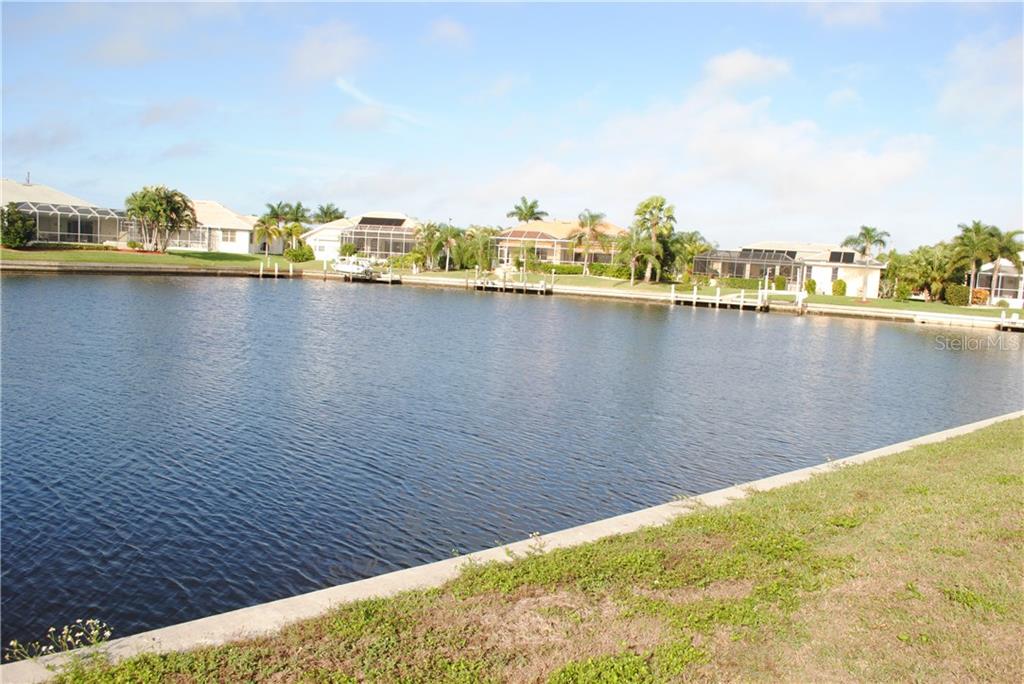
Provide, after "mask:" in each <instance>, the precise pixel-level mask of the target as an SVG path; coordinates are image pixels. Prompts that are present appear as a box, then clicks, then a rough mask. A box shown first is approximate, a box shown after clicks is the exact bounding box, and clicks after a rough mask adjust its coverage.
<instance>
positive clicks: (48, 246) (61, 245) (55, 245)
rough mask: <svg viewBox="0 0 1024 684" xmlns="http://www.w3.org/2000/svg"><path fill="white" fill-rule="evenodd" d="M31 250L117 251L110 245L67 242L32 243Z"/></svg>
mask: <svg viewBox="0 0 1024 684" xmlns="http://www.w3.org/2000/svg"><path fill="white" fill-rule="evenodd" d="M32 248H33V249H45V250H47V251H51V250H55V249H68V250H74V249H87V250H89V251H90V252H95V251H97V250H99V251H101V252H103V251H116V250H117V247H111V246H110V245H96V244H92V243H81V244H78V243H69V242H34V243H32Z"/></svg>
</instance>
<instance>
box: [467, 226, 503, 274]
mask: <svg viewBox="0 0 1024 684" xmlns="http://www.w3.org/2000/svg"><path fill="white" fill-rule="evenodd" d="M497 234H498V231H496V230H495V229H494V228H488V227H486V226H470V228H469V230H468V231H466V239H465V244H466V249H467V252H468V254H469V255H470V257H471V258H472V260H473V261H474V262H475V263H476V265H477V266H479V267H480V270H481V271H489V270H491V260H492V259H493V258H494V236H495V235H497Z"/></svg>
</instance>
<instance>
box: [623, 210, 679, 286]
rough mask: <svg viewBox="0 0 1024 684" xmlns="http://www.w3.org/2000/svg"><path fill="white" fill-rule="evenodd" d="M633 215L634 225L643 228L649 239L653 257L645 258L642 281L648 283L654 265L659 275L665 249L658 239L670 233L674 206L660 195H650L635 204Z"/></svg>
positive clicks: (673, 221)
mask: <svg viewBox="0 0 1024 684" xmlns="http://www.w3.org/2000/svg"><path fill="white" fill-rule="evenodd" d="M633 215H634V216H635V217H636V222H635V225H636V226H638V227H639V228H640V229H641V230H643V231H644V232H645V233H646V234H647V237H648V239H649V240H650V241H651V251H650V254H651V256H653V257H654V259H651V258H648V259H647V270H646V272H645V273H644V282H645V283H649V282H651V276H652V275H653V274H654V270H655V266H657V271H658V274H659V276H658V277H661V276H660V274H661V255H662V254H664V251H665V250H664V248H663V247H662V246H661V242H660V240H661V239H662V238H667V237H669V236H670V235H672V230H673V226H675V223H676V208H675V207H674V206H673V205H671V204H669V203H668V202H667V200H666V199H665V198H664V197H662V196H661V195H651V196H650V197H648V198H647V199H645V200H644V201H643V202H641V203H640V204H638V205H637V207H636V211H635V212H633ZM655 262H656V263H655Z"/></svg>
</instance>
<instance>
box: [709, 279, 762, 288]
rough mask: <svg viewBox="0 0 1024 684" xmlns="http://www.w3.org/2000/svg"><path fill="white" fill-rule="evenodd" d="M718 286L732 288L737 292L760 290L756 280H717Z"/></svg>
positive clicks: (759, 283) (759, 284)
mask: <svg viewBox="0 0 1024 684" xmlns="http://www.w3.org/2000/svg"><path fill="white" fill-rule="evenodd" d="M718 284H719V285H721V286H722V287H734V288H736V289H738V290H758V289H760V288H761V281H760V280H758V279H757V278H719V279H718Z"/></svg>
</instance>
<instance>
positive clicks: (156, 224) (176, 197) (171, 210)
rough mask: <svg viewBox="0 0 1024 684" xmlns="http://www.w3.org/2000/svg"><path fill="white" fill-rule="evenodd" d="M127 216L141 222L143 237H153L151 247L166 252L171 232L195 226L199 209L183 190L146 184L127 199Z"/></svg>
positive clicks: (172, 233)
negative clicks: (197, 209)
mask: <svg viewBox="0 0 1024 684" xmlns="http://www.w3.org/2000/svg"><path fill="white" fill-rule="evenodd" d="M125 210H126V214H127V216H128V218H131V219H133V220H135V221H138V222H139V224H140V225H141V226H142V229H143V235H144V239H145V240H146V241H147V242H149V241H150V239H152V243H151V244H152V247H153V248H154V249H156V251H158V252H166V251H167V244H168V243H169V242H170V239H171V236H172V235H174V234H175V233H177V232H179V231H182V230H191V229H193V228H195V227H196V223H197V221H196V209H195V207H194V206H193V205H192V200H190V199H189V198H188V196H187V195H185V193H183V192H181V191H180V190H172V189H170V188H168V187H165V186H163V185H156V186H146V187H144V188H142V190H139V191H137V192H133V193H132V194H131V195H129V196H128V198H127V199H126V200H125Z"/></svg>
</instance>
